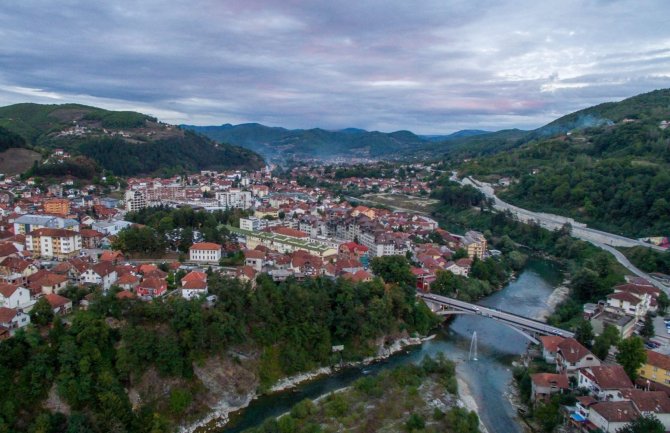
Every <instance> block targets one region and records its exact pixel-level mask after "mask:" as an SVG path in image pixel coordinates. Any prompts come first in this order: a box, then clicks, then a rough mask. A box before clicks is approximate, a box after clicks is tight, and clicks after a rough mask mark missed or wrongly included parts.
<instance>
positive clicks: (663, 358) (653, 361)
mask: <svg viewBox="0 0 670 433" xmlns="http://www.w3.org/2000/svg"><path fill="white" fill-rule="evenodd" d="M639 376H640V378H641V379H644V380H647V381H651V382H656V383H660V384H662V385H670V356H668V355H663V354H661V353H658V352H654V351H653V350H647V361H646V362H645V363H644V365H642V367H640V371H639Z"/></svg>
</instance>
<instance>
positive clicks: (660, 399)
mask: <svg viewBox="0 0 670 433" xmlns="http://www.w3.org/2000/svg"><path fill="white" fill-rule="evenodd" d="M621 394H622V395H623V397H624V398H627V399H628V400H630V401H632V402H633V403H635V406H636V407H637V408H638V410H640V411H642V412H654V413H664V414H665V413H670V397H668V395H667V394H666V393H665V392H663V391H644V390H642V389H633V388H630V389H622V390H621Z"/></svg>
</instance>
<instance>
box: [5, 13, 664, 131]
mask: <svg viewBox="0 0 670 433" xmlns="http://www.w3.org/2000/svg"><path fill="white" fill-rule="evenodd" d="M668 20H670V1H668V0H658V1H651V0H650V1H645V0H621V1H616V0H556V1H549V0H546V1H539V0H517V1H512V0H509V1H500V0H496V1H493V0H491V1H488V0H463V1H461V0H437V1H412V0H379V1H377V0H374V1H366V0H352V1H343V0H327V1H298V0H275V1H262V0H234V1H227V0H170V1H157V0H141V1H137V0H133V1H128V0H113V1H101V0H98V1H96V0H59V1H52V0H43V1H36V0H4V1H2V7H1V8H0V105H8V104H13V103H17V102H28V101H30V102H40V103H65V102H78V103H84V104H90V105H95V106H100V107H104V108H108V109H123V110H136V111H141V112H144V113H147V114H152V115H155V116H157V117H158V118H159V119H161V120H163V121H166V122H170V123H192V124H199V125H218V124H222V123H243V122H260V123H264V124H267V125H272V126H284V127H288V128H309V127H323V128H327V129H336V128H344V127H359V128H365V129H370V130H372V129H375V130H381V131H394V130H399V129H409V130H412V131H414V132H417V133H424V134H433V133H448V132H453V131H455V130H459V129H466V128H468V129H472V128H479V129H488V130H496V129H502V128H509V127H519V128H526V129H528V128H535V127H538V126H541V125H542V124H544V123H547V122H549V121H551V120H553V119H554V118H556V117H559V116H561V115H563V114H567V113H569V112H572V111H575V110H577V109H580V108H585V107H588V106H591V105H595V104H597V103H600V102H606V101H615V100H620V99H623V98H626V97H629V96H633V95H636V94H638V93H643V92H647V91H650V90H654V89H658V88H664V87H670V26H669V25H668Z"/></svg>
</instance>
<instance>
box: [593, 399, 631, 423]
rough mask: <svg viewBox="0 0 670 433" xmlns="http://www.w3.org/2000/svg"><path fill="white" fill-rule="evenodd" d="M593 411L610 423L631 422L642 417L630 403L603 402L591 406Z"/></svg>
mask: <svg viewBox="0 0 670 433" xmlns="http://www.w3.org/2000/svg"><path fill="white" fill-rule="evenodd" d="M591 410H593V411H596V412H597V413H598V414H599V415H600V416H602V417H603V418H605V420H607V421H609V422H630V421H633V420H635V419H637V418H638V417H639V416H640V413H639V412H638V410H637V409H636V408H635V406H634V405H633V403H632V402H630V401H601V402H599V403H596V404H594V405H593V406H591Z"/></svg>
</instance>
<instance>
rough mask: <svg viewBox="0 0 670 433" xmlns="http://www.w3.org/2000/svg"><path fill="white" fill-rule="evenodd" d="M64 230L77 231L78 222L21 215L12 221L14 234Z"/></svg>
mask: <svg viewBox="0 0 670 433" xmlns="http://www.w3.org/2000/svg"><path fill="white" fill-rule="evenodd" d="M43 228H49V229H65V230H72V231H76V232H78V231H79V222H78V221H77V220H73V219H69V218H60V217H56V216H50V215H22V216H20V217H18V218H16V219H15V220H14V234H17V235H18V234H22V235H25V234H27V233H30V232H31V231H33V230H37V229H43Z"/></svg>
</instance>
